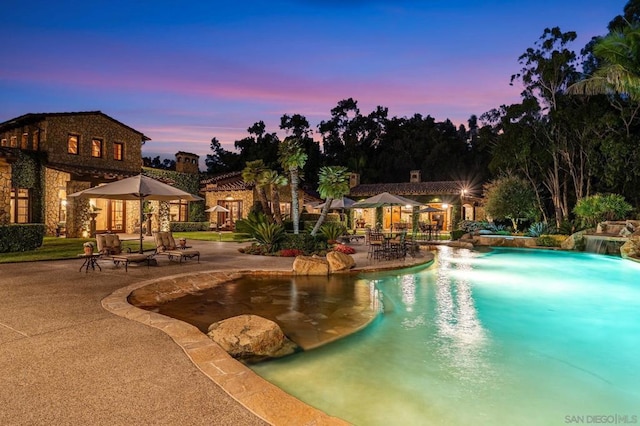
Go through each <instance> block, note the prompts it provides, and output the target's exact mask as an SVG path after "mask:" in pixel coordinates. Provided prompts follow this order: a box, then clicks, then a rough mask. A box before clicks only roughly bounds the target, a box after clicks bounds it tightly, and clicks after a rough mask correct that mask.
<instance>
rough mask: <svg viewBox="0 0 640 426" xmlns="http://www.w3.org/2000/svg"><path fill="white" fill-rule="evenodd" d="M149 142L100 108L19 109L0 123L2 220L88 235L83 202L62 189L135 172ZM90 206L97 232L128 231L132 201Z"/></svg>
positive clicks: (73, 189) (80, 187)
mask: <svg viewBox="0 0 640 426" xmlns="http://www.w3.org/2000/svg"><path fill="white" fill-rule="evenodd" d="M148 140H150V139H149V138H148V137H147V136H145V135H144V134H143V133H141V132H139V131H137V130H135V129H133V128H131V127H129V126H127V125H125V124H123V123H121V122H119V121H117V120H115V119H114V118H112V117H109V116H108V115H106V114H104V113H102V112H100V111H88V112H65V113H38V114H25V115H22V116H20V117H16V118H13V119H11V120H8V121H5V122H3V123H0V224H9V223H44V224H45V226H46V235H56V233H57V232H60V230H61V229H66V233H67V235H69V236H72V237H76V236H83V235H85V236H86V232H87V230H88V221H89V201H88V200H80V199H77V200H71V199H69V200H67V194H70V193H73V192H77V191H81V190H83V189H87V188H89V187H92V186H96V185H99V184H102V183H107V182H111V181H114V180H117V179H122V178H125V177H129V176H133V175H136V174H139V173H140V172H141V166H142V145H143V144H144V143H145V142H146V141H148ZM91 202H92V203H93V202H94V201H91ZM95 203H96V204H94V206H95V207H96V208H98V209H100V210H98V211H99V214H98V215H97V219H96V220H97V229H98V230H100V231H114V232H132V231H133V228H134V226H135V218H136V215H138V216H137V217H139V210H138V209H139V207H135V206H134V204H135V203H130V202H124V201H122V200H99V201H98V200H96V201H95Z"/></svg>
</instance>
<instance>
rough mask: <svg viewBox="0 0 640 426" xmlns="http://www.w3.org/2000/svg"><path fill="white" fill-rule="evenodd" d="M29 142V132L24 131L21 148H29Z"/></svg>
mask: <svg viewBox="0 0 640 426" xmlns="http://www.w3.org/2000/svg"><path fill="white" fill-rule="evenodd" d="M27 142H29V133H23V134H22V140H20V148H22V149H27Z"/></svg>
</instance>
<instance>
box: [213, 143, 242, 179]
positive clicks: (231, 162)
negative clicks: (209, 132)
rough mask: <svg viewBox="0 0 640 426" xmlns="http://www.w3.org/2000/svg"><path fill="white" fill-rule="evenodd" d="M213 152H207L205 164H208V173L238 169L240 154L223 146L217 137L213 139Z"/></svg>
mask: <svg viewBox="0 0 640 426" xmlns="http://www.w3.org/2000/svg"><path fill="white" fill-rule="evenodd" d="M210 149H211V154H207V157H206V159H205V160H204V164H205V165H206V166H207V173H226V172H230V171H234V170H238V167H239V165H240V164H239V160H240V156H239V155H238V154H237V153H235V152H231V151H227V150H226V149H224V148H223V147H222V145H221V144H220V141H219V140H218V139H217V138H212V139H211V145H210Z"/></svg>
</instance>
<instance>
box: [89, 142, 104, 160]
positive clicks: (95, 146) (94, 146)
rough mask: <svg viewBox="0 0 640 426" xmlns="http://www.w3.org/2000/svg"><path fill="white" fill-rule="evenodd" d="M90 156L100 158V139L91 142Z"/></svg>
mask: <svg viewBox="0 0 640 426" xmlns="http://www.w3.org/2000/svg"><path fill="white" fill-rule="evenodd" d="M91 156H92V157H96V158H101V157H102V141H101V140H100V139H92V140H91Z"/></svg>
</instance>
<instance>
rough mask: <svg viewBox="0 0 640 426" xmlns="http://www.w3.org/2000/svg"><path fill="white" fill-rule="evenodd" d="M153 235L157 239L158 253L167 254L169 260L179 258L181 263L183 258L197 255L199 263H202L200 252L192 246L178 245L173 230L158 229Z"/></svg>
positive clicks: (156, 252) (191, 257)
mask: <svg viewBox="0 0 640 426" xmlns="http://www.w3.org/2000/svg"><path fill="white" fill-rule="evenodd" d="M153 236H154V237H155V240H156V251H155V254H156V255H163V256H167V258H168V259H169V260H178V262H180V263H182V260H183V259H184V260H185V261H186V260H187V259H193V258H194V257H197V258H198V263H200V252H199V251H198V250H193V249H191V248H190V247H186V246H184V247H181V246H179V245H177V244H176V240H175V239H174V238H173V234H172V233H171V231H157V232H154V234H153Z"/></svg>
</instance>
